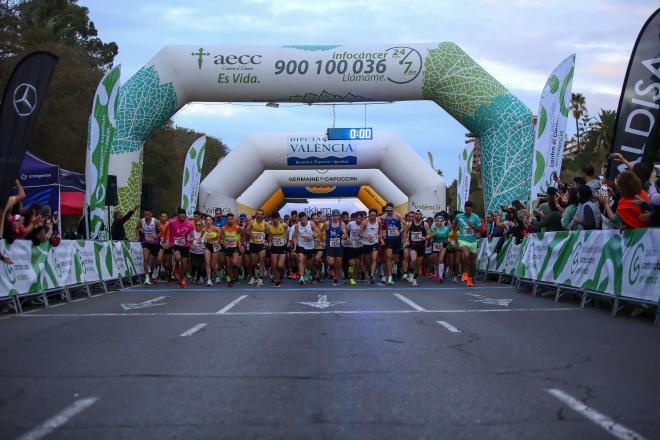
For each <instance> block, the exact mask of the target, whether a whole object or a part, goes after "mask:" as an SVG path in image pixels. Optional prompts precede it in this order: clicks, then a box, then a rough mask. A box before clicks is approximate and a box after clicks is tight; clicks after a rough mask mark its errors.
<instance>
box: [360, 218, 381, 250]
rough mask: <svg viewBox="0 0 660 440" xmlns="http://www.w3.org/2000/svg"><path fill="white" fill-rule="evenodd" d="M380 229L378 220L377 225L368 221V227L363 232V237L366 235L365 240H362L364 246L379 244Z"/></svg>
mask: <svg viewBox="0 0 660 440" xmlns="http://www.w3.org/2000/svg"><path fill="white" fill-rule="evenodd" d="M378 229H379V226H378V220H376V223H371V222H370V221H369V219H367V226H366V227H365V228H364V231H363V232H362V235H364V238H363V239H362V245H363V246H371V245H374V244H378Z"/></svg>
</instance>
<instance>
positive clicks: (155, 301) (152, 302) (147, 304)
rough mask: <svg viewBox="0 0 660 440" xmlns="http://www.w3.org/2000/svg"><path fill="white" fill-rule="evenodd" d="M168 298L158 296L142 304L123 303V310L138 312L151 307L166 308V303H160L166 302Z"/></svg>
mask: <svg viewBox="0 0 660 440" xmlns="http://www.w3.org/2000/svg"><path fill="white" fill-rule="evenodd" d="M165 298H167V297H166V296H157V297H156V298H151V299H148V300H146V301H143V302H141V303H121V304H120V305H121V308H122V309H124V310H138V309H146V308H149V307H157V306H164V305H165V304H166V303H159V302H158V301H161V300H164V299H165Z"/></svg>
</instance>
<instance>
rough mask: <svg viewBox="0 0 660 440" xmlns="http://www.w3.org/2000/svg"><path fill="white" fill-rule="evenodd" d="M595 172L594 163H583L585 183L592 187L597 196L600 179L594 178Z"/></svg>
mask: <svg viewBox="0 0 660 440" xmlns="http://www.w3.org/2000/svg"><path fill="white" fill-rule="evenodd" d="M594 174H596V172H595V171H594V167H593V165H589V164H584V165H582V172H581V177H582V178H583V179H584V184H585V185H587V186H588V187H589V188H591V192H592V193H593V195H594V196H595V195H596V194H597V193H598V189H599V188H600V181H598V180H596V179H594Z"/></svg>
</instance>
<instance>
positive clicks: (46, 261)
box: [0, 240, 144, 296]
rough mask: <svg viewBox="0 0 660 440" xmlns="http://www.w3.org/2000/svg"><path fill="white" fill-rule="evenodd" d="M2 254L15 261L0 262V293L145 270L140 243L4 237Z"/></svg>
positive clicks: (55, 285)
mask: <svg viewBox="0 0 660 440" xmlns="http://www.w3.org/2000/svg"><path fill="white" fill-rule="evenodd" d="M0 253H2V254H3V255H8V256H9V257H10V258H11V259H12V261H13V262H14V264H11V265H8V264H4V263H0V296H8V295H20V294H25V293H38V292H42V291H45V290H49V289H55V288H60V287H64V286H71V285H76V284H85V283H93V282H97V281H107V280H112V279H117V278H124V277H130V276H133V275H137V274H142V273H144V269H143V260H142V249H141V246H140V243H137V242H129V241H85V240H62V241H61V242H60V244H59V246H52V245H51V244H50V243H49V242H46V243H43V244H41V245H39V246H33V245H32V242H31V241H28V240H16V241H15V242H14V243H12V244H7V243H6V242H5V241H4V240H0Z"/></svg>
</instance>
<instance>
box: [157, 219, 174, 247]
mask: <svg viewBox="0 0 660 440" xmlns="http://www.w3.org/2000/svg"><path fill="white" fill-rule="evenodd" d="M158 224H159V225H160V235H158V238H159V240H160V245H161V246H163V247H165V245H166V244H167V243H169V242H170V236H171V235H172V231H169V230H168V229H167V225H169V224H170V222H169V220H168V221H166V222H165V223H161V221H160V220H159V221H158Z"/></svg>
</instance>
